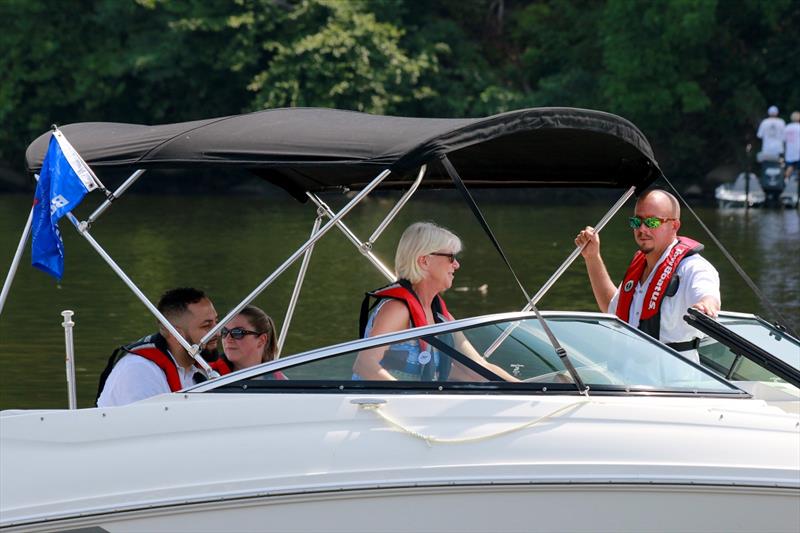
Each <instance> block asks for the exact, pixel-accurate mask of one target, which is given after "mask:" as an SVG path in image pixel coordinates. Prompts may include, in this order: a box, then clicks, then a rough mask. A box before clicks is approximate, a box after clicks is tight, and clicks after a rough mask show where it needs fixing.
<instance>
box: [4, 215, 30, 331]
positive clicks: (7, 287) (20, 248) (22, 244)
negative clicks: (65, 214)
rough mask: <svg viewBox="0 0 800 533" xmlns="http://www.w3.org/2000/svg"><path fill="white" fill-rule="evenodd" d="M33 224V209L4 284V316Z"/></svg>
mask: <svg viewBox="0 0 800 533" xmlns="http://www.w3.org/2000/svg"><path fill="white" fill-rule="evenodd" d="M31 224H33V208H31V212H30V214H28V221H27V222H26V223H25V228H24V229H23V230H22V236H21V237H20V238H19V244H18V245H17V251H16V252H14V259H12V260H11V267H10V268H9V269H8V275H6V281H5V282H4V283H3V292H0V315H2V314H3V307H4V306H5V304H6V298H8V293H9V292H11V283H13V281H14V276H16V274H17V268H19V260H20V259H21V258H22V252H23V251H24V250H25V243H26V242H28V237H29V236H30V234H31Z"/></svg>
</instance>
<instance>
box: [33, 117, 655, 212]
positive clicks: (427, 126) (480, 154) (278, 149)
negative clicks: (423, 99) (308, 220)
mask: <svg viewBox="0 0 800 533" xmlns="http://www.w3.org/2000/svg"><path fill="white" fill-rule="evenodd" d="M61 131H62V132H63V133H64V135H65V136H66V137H67V139H68V140H69V141H70V143H72V145H73V146H74V147H75V149H76V150H77V151H78V152H79V153H80V154H81V155H82V156H83V158H84V159H85V160H86V162H87V163H88V164H89V165H90V166H91V167H92V168H93V169H94V170H95V171H96V172H97V173H98V174H99V175H100V176H102V175H103V172H104V171H106V170H111V169H116V170H130V171H133V170H136V169H140V168H141V169H154V168H158V169H165V168H192V167H228V168H239V169H245V170H249V171H251V172H253V173H255V174H257V175H259V176H261V177H263V178H265V179H267V180H268V181H270V182H272V183H274V184H276V185H278V186H280V187H283V188H284V189H286V190H288V191H289V192H291V193H292V194H293V195H295V196H297V197H302V196H303V195H304V193H305V192H306V191H309V192H321V191H325V190H330V189H337V188H342V187H347V188H352V189H358V188H360V187H363V186H364V185H366V184H367V183H369V181H371V180H372V179H373V178H374V177H375V176H376V175H377V174H378V173H379V172H381V171H382V170H384V169H387V168H388V169H391V170H392V174H391V175H390V176H389V178H388V179H387V180H386V181H385V182H384V183H383V185H382V186H383V187H391V186H398V185H401V184H407V183H408V179H410V176H411V173H412V172H414V171H416V169H417V168H419V167H420V166H421V165H423V164H427V165H428V171H427V174H426V178H425V179H424V180H423V186H427V187H443V186H444V187H447V186H450V185H451V181H450V178H449V177H448V176H447V174H446V173H445V172H444V170H443V169H442V167H441V165H439V164H432V163H434V162H436V160H437V159H439V158H440V157H441V156H443V155H446V156H447V157H448V158H449V159H450V161H451V162H452V163H453V165H454V166H455V167H456V168H457V169H458V171H459V173H460V175H461V177H462V179H463V180H464V182H465V184H466V185H467V186H468V187H531V186H542V185H544V186H559V187H560V186H567V187H569V186H580V187H586V186H590V187H591V186H594V187H625V188H627V187H630V186H631V185H636V186H637V187H639V188H640V189H641V188H644V187H646V186H647V185H648V184H649V183H650V182H652V181H653V180H655V179H656V178H658V177H659V176H661V171H660V169H659V168H658V164H657V163H656V161H655V159H654V157H653V152H652V149H651V148H650V144H649V143H648V142H647V139H646V138H645V136H644V135H643V134H642V132H640V131H639V130H638V129H637V128H636V126H634V125H633V124H631V123H630V122H628V121H627V120H625V119H623V118H620V117H618V116H616V115H612V114H609V113H604V112H600V111H592V110H586V109H572V108H559V107H553V108H536V109H521V110H517V111H509V112H507V113H502V114H499V115H494V116H491V117H486V118H465V119H437V118H409V117H391V116H381V115H370V114H366V113H357V112H353V111H342V110H336V109H321V108H286V109H271V110H265V111H258V112H254V113H248V114H244V115H234V116H229V117H222V118H213V119H207V120H198V121H192V122H182V123H177V124H163V125H158V126H145V125H139V124H121V123H113V122H85V123H78V124H70V125H67V126H63V127H62V128H61ZM49 136H50V134H49V132H48V133H45V134H43V135H41V136H40V137H39V138H37V139H36V140H35V141H34V142H33V143H31V144H30V146H28V150H27V152H26V163H27V168H28V170H29V171H30V172H38V171H39V169H40V168H41V165H42V160H43V159H44V154H45V152H46V149H47V143H48V141H49Z"/></svg>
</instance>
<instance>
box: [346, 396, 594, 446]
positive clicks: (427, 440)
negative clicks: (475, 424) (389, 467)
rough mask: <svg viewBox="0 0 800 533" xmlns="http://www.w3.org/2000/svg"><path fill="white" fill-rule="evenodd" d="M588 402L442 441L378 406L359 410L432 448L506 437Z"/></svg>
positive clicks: (363, 406)
mask: <svg viewBox="0 0 800 533" xmlns="http://www.w3.org/2000/svg"><path fill="white" fill-rule="evenodd" d="M590 401H591V400H581V401H578V402H573V403H571V404H567V405H565V406H563V407H559V408H558V409H556V410H555V411H553V412H552V413H548V414H546V415H544V416H541V417H539V418H537V419H536V420H531V421H530V422H525V423H523V424H520V425H518V426H515V427H512V428H509V429H504V430H501V431H497V432H495V433H490V434H488V435H478V436H476V437H464V438H459V439H443V438H439V437H434V436H432V435H423V434H422V433H419V432H417V431H414V430H413V429H411V428H408V427H406V426H404V425H403V424H401V423H400V422H398V421H397V420H395V419H393V418H392V417H391V416H389V415H387V414H386V413H384V412H383V411H382V410H381V409H380V407H381V405H380V404H361V408H362V409H364V410H367V411H372V412H374V413H375V414H377V415H378V416H379V417H381V418H382V419H383V420H384V421H385V422H387V423H388V424H389V425H390V426H393V427H395V428H397V429H399V430H400V431H402V432H404V433H408V434H409V435H411V436H412V437H416V438H418V439H421V440H423V441H425V443H426V444H427V445H428V446H432V445H433V444H464V443H467V442H477V441H481V440H488V439H493V438H496V437H500V436H502V435H506V434H508V433H513V432H515V431H521V430H523V429H527V428H529V427H533V426H535V425H536V424H539V423H540V422H543V421H545V420H547V419H549V418H552V417H554V416H556V415H559V414H561V413H563V412H565V411H568V410H570V409H574V408H576V407H578V406H581V405H584V404H586V403H588V402H590Z"/></svg>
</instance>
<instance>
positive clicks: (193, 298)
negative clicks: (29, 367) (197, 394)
mask: <svg viewBox="0 0 800 533" xmlns="http://www.w3.org/2000/svg"><path fill="white" fill-rule="evenodd" d="M157 307H158V310H159V311H160V312H161V314H163V315H164V317H166V319H167V320H169V322H170V324H172V325H173V326H174V327H175V329H176V330H177V331H178V333H180V334H181V335H182V336H183V338H184V339H186V340H187V341H188V342H189V344H196V343H198V342H199V341H200V339H201V338H202V337H203V335H205V334H206V333H208V331H209V330H210V329H211V328H213V327H214V326H215V325H216V324H217V318H218V317H217V312H216V311H215V310H214V306H213V305H212V303H211V300H209V299H208V297H207V296H206V295H205V293H203V291H200V290H197V289H193V288H178V289H172V290H169V291H167V292H165V293H164V295H163V296H161V299H160V300H159V301H158V306H157ZM216 347H217V338H216V337H215V338H212V339H211V340H210V341H208V344H206V346H205V353H204V355H206V354H209V355H212V357H211V358H212V359H213V358H214V357H213V356H214V355H215V350H216ZM206 379H208V376H207V375H206V374H205V372H203V370H202V369H201V368H199V367H197V366H195V361H194V359H193V358H192V357H191V356H190V355H189V353H188V352H187V351H186V349H184V347H183V346H182V345H181V344H180V343H179V342H178V340H177V339H176V338H175V337H173V336H172V334H171V333H169V331H167V329H166V328H165V327H164V326H162V325H160V326H159V332H158V333H155V334H153V335H149V336H147V337H144V338H143V339H140V340H138V341H136V342H134V343H133V344H129V345H127V346H122V347H120V348H119V349H117V350H116V351H115V352H114V354H113V355H112V356H111V358H110V359H109V361H108V365H107V366H106V369H105V370H104V371H103V373H102V375H101V376H100V385H99V387H98V397H97V406H98V407H113V406H118V405H125V404H129V403H132V402H136V401H139V400H142V399H144V398H149V397H151V396H156V395H158V394H163V393H168V392H176V391H179V390H181V389H183V388H186V387H188V386H190V385H194V384H195V383H200V382H202V381H205V380H206Z"/></svg>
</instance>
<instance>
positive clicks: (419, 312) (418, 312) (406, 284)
mask: <svg viewBox="0 0 800 533" xmlns="http://www.w3.org/2000/svg"><path fill="white" fill-rule="evenodd" d="M370 298H375V299H376V300H377V301H376V302H375V303H374V304H373V305H372V306H371V307H370V305H369V301H370ZM386 298H389V299H392V300H398V301H400V302H403V303H404V304H405V305H406V307H407V308H408V314H409V315H410V317H411V325H412V327H415V328H418V327H421V326H427V325H428V318H427V317H426V316H425V309H423V307H422V302H420V300H419V297H418V296H417V294H416V293H415V292H414V289H413V288H412V287H411V282H410V281H408V280H407V279H401V280H398V281H396V282H394V283H392V284H390V285H387V286H385V287H381V288H380V289H376V290H374V291H370V292H368V293H366V295H365V296H364V301H363V302H362V303H361V317H360V319H359V326H358V327H359V331H358V336H359V337H364V333H365V331H366V329H367V322H368V321H369V312H370V310H371V309H373V308H374V307H375V306H376V305H378V303H380V301H381V300H383V299H386ZM431 311H433V321H434V322H435V323H440V322H444V321H445V320H453V316H452V315H451V314H450V313H449V312H448V311H447V306H446V305H445V304H444V300H443V299H442V297H441V296H439V295H438V294H437V295H436V297H435V298H434V299H433V302H431ZM420 344H421V345H422V349H423V350H424V349H425V347H426V345H427V343H425V342H424V341H423V340H422V339H420Z"/></svg>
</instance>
